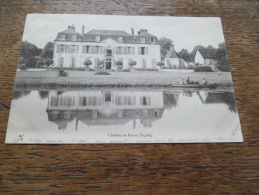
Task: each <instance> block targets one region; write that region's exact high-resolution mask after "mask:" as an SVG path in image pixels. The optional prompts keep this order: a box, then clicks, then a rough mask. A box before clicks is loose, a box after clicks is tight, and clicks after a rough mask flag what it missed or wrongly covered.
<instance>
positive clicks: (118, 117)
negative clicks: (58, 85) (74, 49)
mask: <svg viewBox="0 0 259 195" xmlns="http://www.w3.org/2000/svg"><path fill="white" fill-rule="evenodd" d="M183 96H186V97H190V101H192V98H198V100H199V101H200V103H202V104H215V103H220V104H222V103H224V104H227V106H228V109H229V110H230V111H234V112H236V105H235V100H234V95H233V93H232V92H222V93H219V92H217V93H216V92H215V93H214V92H207V91H189V90H184V91H182V92H179V91H178V92H177V91H174V92H163V91H130V90H129V91H126V90H125V91H121V90H118V91H116V90H114V91H110V90H100V91H95V90H92V91H65V92H58V91H50V92H49V94H48V106H47V110H46V112H47V113H48V120H49V121H51V122H53V123H55V124H57V125H58V128H59V129H60V130H64V129H66V128H67V124H68V123H70V122H72V121H75V129H76V130H77V129H78V122H79V121H81V122H82V123H84V124H86V125H87V126H107V125H124V124H126V123H129V122H131V123H132V128H136V124H137V123H136V120H137V119H138V120H139V121H140V124H142V125H143V127H152V123H153V122H154V121H156V120H159V119H161V118H162V116H163V112H164V110H165V109H167V110H171V109H173V107H176V106H177V102H178V99H179V98H183ZM188 99H189V98H188Z"/></svg>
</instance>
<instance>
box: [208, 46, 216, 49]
mask: <svg viewBox="0 0 259 195" xmlns="http://www.w3.org/2000/svg"><path fill="white" fill-rule="evenodd" d="M206 49H215V48H214V47H213V46H212V45H208V46H207V47H206Z"/></svg>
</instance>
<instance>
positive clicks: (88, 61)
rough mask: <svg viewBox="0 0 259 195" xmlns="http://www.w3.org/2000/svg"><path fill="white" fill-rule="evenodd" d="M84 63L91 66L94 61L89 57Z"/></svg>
mask: <svg viewBox="0 0 259 195" xmlns="http://www.w3.org/2000/svg"><path fill="white" fill-rule="evenodd" d="M84 65H85V66H87V68H89V66H90V65H92V61H91V60H89V59H87V60H85V61H84Z"/></svg>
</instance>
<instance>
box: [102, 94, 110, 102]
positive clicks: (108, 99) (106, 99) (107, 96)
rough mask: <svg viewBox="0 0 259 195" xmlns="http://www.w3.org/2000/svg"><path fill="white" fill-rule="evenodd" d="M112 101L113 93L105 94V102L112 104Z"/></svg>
mask: <svg viewBox="0 0 259 195" xmlns="http://www.w3.org/2000/svg"><path fill="white" fill-rule="evenodd" d="M111 100H112V96H111V93H107V94H105V100H104V101H105V102H111Z"/></svg>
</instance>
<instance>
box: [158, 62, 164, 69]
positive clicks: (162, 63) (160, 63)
mask: <svg viewBox="0 0 259 195" xmlns="http://www.w3.org/2000/svg"><path fill="white" fill-rule="evenodd" d="M157 65H158V66H160V68H161V69H162V67H163V66H164V65H165V63H164V62H157Z"/></svg>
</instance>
